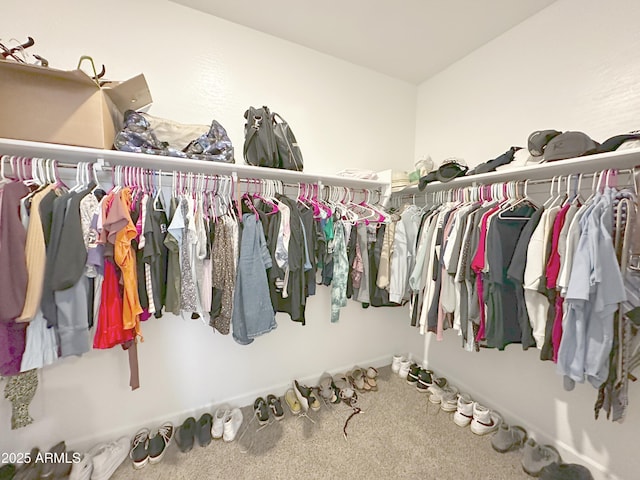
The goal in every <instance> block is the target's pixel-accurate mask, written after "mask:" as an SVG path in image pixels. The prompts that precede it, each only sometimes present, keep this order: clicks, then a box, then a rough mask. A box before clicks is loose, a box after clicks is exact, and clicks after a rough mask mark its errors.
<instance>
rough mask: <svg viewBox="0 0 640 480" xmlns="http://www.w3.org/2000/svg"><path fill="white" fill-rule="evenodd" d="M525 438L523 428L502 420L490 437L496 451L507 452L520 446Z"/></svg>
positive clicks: (525, 433) (525, 434)
mask: <svg viewBox="0 0 640 480" xmlns="http://www.w3.org/2000/svg"><path fill="white" fill-rule="evenodd" d="M526 440H527V432H526V431H525V429H524V428H522V427H519V426H517V425H507V424H506V423H504V422H503V423H501V424H500V426H499V427H498V431H497V432H496V433H495V435H494V436H493V437H491V446H492V447H493V449H494V450H495V451H496V452H500V453H507V452H510V451H512V450H517V449H519V448H521V447H522V446H523V445H524V442H525V441H526Z"/></svg>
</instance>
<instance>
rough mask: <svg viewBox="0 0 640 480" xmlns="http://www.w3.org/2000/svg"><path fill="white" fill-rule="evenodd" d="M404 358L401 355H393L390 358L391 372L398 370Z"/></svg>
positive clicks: (397, 371)
mask: <svg viewBox="0 0 640 480" xmlns="http://www.w3.org/2000/svg"><path fill="white" fill-rule="evenodd" d="M404 360H405V358H404V357H403V356H402V355H394V356H393V358H392V360H391V371H392V372H393V373H399V372H400V363H402V362H403V361H404Z"/></svg>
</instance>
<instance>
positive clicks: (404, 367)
mask: <svg viewBox="0 0 640 480" xmlns="http://www.w3.org/2000/svg"><path fill="white" fill-rule="evenodd" d="M410 366H411V361H410V360H403V361H402V362H400V371H399V372H398V375H400V378H404V379H406V378H407V376H408V375H409V367H410Z"/></svg>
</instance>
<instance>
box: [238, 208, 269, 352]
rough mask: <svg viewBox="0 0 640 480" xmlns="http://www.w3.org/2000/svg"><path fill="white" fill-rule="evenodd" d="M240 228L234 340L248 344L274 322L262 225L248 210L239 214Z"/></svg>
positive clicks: (267, 252)
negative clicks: (240, 217)
mask: <svg viewBox="0 0 640 480" xmlns="http://www.w3.org/2000/svg"><path fill="white" fill-rule="evenodd" d="M242 227H243V228H242V236H241V242H240V258H239V260H238V274H237V280H236V291H235V295H234V303H233V316H232V324H233V339H234V340H235V341H236V342H238V343H239V344H241V345H248V344H249V343H252V342H253V340H254V339H255V338H256V337H258V336H260V335H263V334H265V333H267V332H270V331H271V330H273V329H275V328H276V327H277V324H276V319H275V314H274V309H273V306H272V305H271V298H270V295H269V288H268V285H267V272H266V270H267V269H268V268H271V255H270V254H269V250H268V249H267V245H266V240H265V237H264V231H263V230H262V224H261V223H260V222H259V221H258V219H257V218H256V216H255V215H254V214H250V213H248V214H244V215H243V216H242Z"/></svg>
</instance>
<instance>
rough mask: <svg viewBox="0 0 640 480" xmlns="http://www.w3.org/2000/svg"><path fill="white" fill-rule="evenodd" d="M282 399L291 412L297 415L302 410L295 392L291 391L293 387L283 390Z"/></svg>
mask: <svg viewBox="0 0 640 480" xmlns="http://www.w3.org/2000/svg"><path fill="white" fill-rule="evenodd" d="M284 401H285V403H286V404H287V406H288V407H289V410H291V413H293V414H294V415H298V414H299V413H300V412H301V411H302V405H300V402H299V401H298V397H297V396H296V392H294V391H293V388H290V389H289V390H287V391H286V392H285V394H284Z"/></svg>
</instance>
